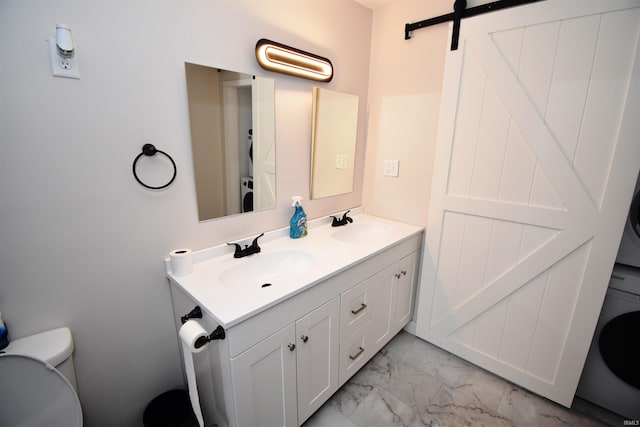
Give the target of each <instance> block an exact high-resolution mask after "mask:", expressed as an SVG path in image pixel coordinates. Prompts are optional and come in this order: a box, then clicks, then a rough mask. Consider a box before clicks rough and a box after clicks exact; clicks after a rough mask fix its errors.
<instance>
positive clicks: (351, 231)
mask: <svg viewBox="0 0 640 427" xmlns="http://www.w3.org/2000/svg"><path fill="white" fill-rule="evenodd" d="M387 230H388V227H387V226H386V225H385V224H382V223H380V222H359V223H354V224H348V225H344V226H342V228H340V229H339V230H336V231H334V232H333V233H332V234H331V237H332V238H333V239H336V240H340V241H341V242H351V243H360V242H366V241H368V240H372V239H375V238H376V237H378V236H379V235H380V234H381V233H384V232H385V231H387Z"/></svg>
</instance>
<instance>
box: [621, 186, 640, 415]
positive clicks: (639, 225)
mask: <svg viewBox="0 0 640 427" xmlns="http://www.w3.org/2000/svg"><path fill="white" fill-rule="evenodd" d="M616 262H617V263H620V264H625V265H630V266H633V267H638V268H640V176H638V181H637V182H636V189H635V190H634V192H633V201H632V202H631V209H629V216H628V217H627V223H626V224H625V226H624V233H623V234H622V240H621V241H620V250H619V251H618V257H617V258H616ZM639 405H640V403H639Z"/></svg>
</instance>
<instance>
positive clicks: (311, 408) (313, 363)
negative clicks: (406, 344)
mask: <svg viewBox="0 0 640 427" xmlns="http://www.w3.org/2000/svg"><path fill="white" fill-rule="evenodd" d="M339 319H340V298H339V297H336V298H334V299H333V300H331V301H329V302H328V303H326V304H324V305H322V306H320V307H318V308H317V309H315V310H313V311H312V312H311V313H309V314H307V315H306V316H304V317H302V318H301V319H298V320H297V321H296V322H295V323H293V324H291V325H289V326H287V327H285V328H283V329H282V330H280V331H278V332H276V333H275V334H273V335H272V336H270V337H268V338H266V339H265V340H263V341H262V342H260V343H258V344H256V345H255V346H253V347H251V348H250V349H248V350H246V351H245V352H243V353H242V354H240V355H239V356H237V357H235V358H232V359H231V374H232V377H233V389H234V390H233V394H234V399H235V403H236V416H237V420H238V426H247V427H250V426H255V427H262V426H285V425H287V426H291V425H296V422H298V423H302V422H304V420H306V419H307V418H308V417H309V416H310V415H311V414H313V413H314V412H315V411H316V410H317V409H318V408H320V406H322V404H323V403H324V402H325V401H326V400H327V399H328V398H329V397H330V396H331V395H332V394H333V393H335V392H336V391H337V390H338V352H339V344H340V342H339V337H340V335H339V325H340V320H339ZM296 390H297V394H296ZM296 406H297V418H296Z"/></svg>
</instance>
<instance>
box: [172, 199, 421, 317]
mask: <svg viewBox="0 0 640 427" xmlns="http://www.w3.org/2000/svg"><path fill="white" fill-rule="evenodd" d="M340 215H342V213H340ZM336 216H337V215H336ZM349 216H350V217H351V218H353V223H351V224H347V225H345V226H341V227H331V225H330V224H331V221H330V220H329V218H328V217H326V218H319V219H315V220H313V221H309V224H308V229H309V234H308V235H307V236H305V237H302V238H300V239H291V238H289V227H284V228H281V229H278V230H273V231H270V232H267V233H265V235H264V236H263V237H261V238H260V239H259V240H258V244H259V246H260V248H261V252H260V253H257V254H253V255H250V256H247V257H244V258H234V257H233V252H234V247H233V246H227V245H226V244H223V245H218V246H214V247H211V248H207V249H203V250H200V251H194V252H193V262H194V269H193V272H192V273H191V274H187V275H182V276H180V275H176V274H174V273H173V272H172V271H171V262H170V260H169V258H167V259H165V265H166V268H167V277H168V278H169V280H170V281H171V283H173V284H175V285H176V286H178V287H180V288H181V289H182V290H183V291H184V292H185V293H187V294H188V295H190V296H191V297H192V298H193V299H194V300H195V301H196V302H197V303H198V304H199V305H200V307H201V308H202V309H203V310H205V311H206V312H207V313H208V314H210V315H211V316H212V317H213V318H214V319H215V320H216V321H217V322H218V323H219V324H220V325H222V327H224V328H230V327H232V326H234V325H236V324H238V323H240V322H242V321H243V320H246V319H248V318H250V317H251V316H254V315H256V314H257V313H260V312H261V311H263V310H266V309H267V308H269V307H272V306H274V305H276V304H278V303H279V302H281V301H283V300H285V299H287V298H290V297H292V296H294V295H296V294H298V293H300V292H302V291H304V290H305V289H308V288H309V287H311V286H314V285H315V284H317V283H320V282H322V281H324V280H326V279H327V278H329V277H331V276H333V275H335V274H337V273H339V272H341V271H343V270H345V269H347V268H349V267H350V266H352V265H354V264H356V263H358V262H360V261H363V260H365V259H367V258H369V257H371V256H373V255H375V254H377V253H379V252H381V251H383V250H385V249H387V248H389V247H391V246H393V245H395V244H396V243H399V242H401V241H403V240H406V239H408V238H410V237H412V236H414V235H416V234H419V233H421V232H422V231H423V227H420V226H416V225H411V224H405V223H401V222H397V221H391V220H388V219H385V218H380V217H375V216H371V215H367V214H364V213H362V209H360V208H359V209H353V210H352V212H351V213H350V214H349ZM369 227H372V229H375V231H373V232H370V229H369ZM342 230H345V231H342ZM361 232H362V233H361ZM334 233H346V234H347V236H346V238H344V239H337V238H336V237H337V236H339V235H336V234H334ZM349 234H351V235H349ZM332 236H333V237H332ZM352 237H353V238H352ZM253 238H255V236H249V237H246V238H243V239H240V240H237V241H235V240H234V242H239V243H242V245H243V247H244V244H249V245H250V244H251V241H252V240H253ZM287 254H293V255H294V257H293V258H291V257H288V256H287ZM300 255H302V256H300ZM280 256H281V258H274V257H280ZM278 259H282V260H284V261H282V262H281V264H279V265H276V264H274V263H273V261H274V260H276V261H278ZM306 260H313V262H309V263H305V261H306ZM282 269H286V271H287V273H286V274H282V275H279V274H278V271H281V270H282ZM270 272H271V273H273V274H271V275H269V274H268V273H270ZM245 274H246V275H248V277H251V278H252V279H250V280H248V281H243V283H241V284H240V283H238V282H234V281H233V280H230V279H229V278H233V277H234V276H235V277H237V276H241V277H244V275H245ZM225 278H227V281H225V280H224V279H225ZM253 282H255V283H253ZM263 282H267V283H269V284H270V286H267V287H262V285H263V284H264V283H263Z"/></svg>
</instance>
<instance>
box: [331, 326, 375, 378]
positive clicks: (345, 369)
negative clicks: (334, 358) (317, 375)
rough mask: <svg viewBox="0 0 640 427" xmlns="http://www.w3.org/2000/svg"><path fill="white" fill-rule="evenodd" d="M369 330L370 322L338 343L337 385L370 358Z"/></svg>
mask: <svg viewBox="0 0 640 427" xmlns="http://www.w3.org/2000/svg"><path fill="white" fill-rule="evenodd" d="M370 331H371V322H369V323H367V324H365V325H364V326H362V327H361V328H360V329H358V330H357V331H356V332H355V333H354V334H353V335H351V336H350V337H349V338H347V339H345V340H344V341H342V342H341V343H340V366H339V369H340V375H339V380H338V384H339V386H342V385H343V384H344V383H345V382H346V381H347V380H348V379H349V378H351V376H352V375H353V374H355V373H356V372H358V370H359V369H360V368H362V367H363V366H364V364H365V363H367V361H368V360H369V359H370V358H371V356H372V354H371V345H370V344H371V333H370Z"/></svg>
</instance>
